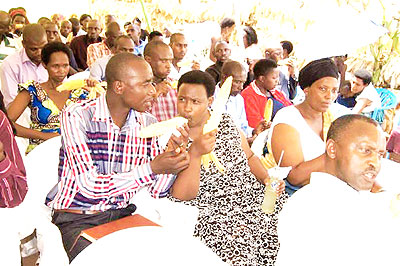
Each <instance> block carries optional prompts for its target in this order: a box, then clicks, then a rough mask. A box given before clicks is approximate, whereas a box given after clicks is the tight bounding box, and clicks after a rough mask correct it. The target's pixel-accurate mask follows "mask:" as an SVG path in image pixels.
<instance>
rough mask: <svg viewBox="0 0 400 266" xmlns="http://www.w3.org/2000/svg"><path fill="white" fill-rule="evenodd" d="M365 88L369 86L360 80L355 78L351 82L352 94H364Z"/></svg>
mask: <svg viewBox="0 0 400 266" xmlns="http://www.w3.org/2000/svg"><path fill="white" fill-rule="evenodd" d="M365 87H367V85H366V84H364V81H363V80H362V79H360V78H357V77H354V78H353V80H352V81H351V92H352V93H359V92H362V91H363V90H364V89H365Z"/></svg>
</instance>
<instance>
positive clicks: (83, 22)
mask: <svg viewBox="0 0 400 266" xmlns="http://www.w3.org/2000/svg"><path fill="white" fill-rule="evenodd" d="M89 21H91V19H90V18H89V17H87V18H85V19H84V20H82V21H81V22H80V23H81V25H82V29H83V30H84V31H86V32H87V30H88V29H87V28H88V23H89Z"/></svg>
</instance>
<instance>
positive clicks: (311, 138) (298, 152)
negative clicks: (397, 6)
mask: <svg viewBox="0 0 400 266" xmlns="http://www.w3.org/2000/svg"><path fill="white" fill-rule="evenodd" d="M299 84H300V87H301V88H302V89H303V90H304V93H305V100H304V101H303V102H302V103H301V104H299V105H295V106H294V105H292V106H289V107H286V108H282V109H281V110H280V111H279V112H278V113H277V114H276V116H275V118H274V121H273V122H272V125H271V129H270V133H269V137H268V142H267V143H268V151H269V154H268V160H270V161H271V160H272V161H271V162H275V163H276V162H278V160H279V158H280V156H281V153H282V152H283V151H284V155H283V159H282V163H281V166H284V167H288V166H291V167H292V170H291V171H290V173H289V175H288V177H287V178H286V181H287V182H286V191H287V192H288V193H289V194H292V193H294V192H295V191H296V190H297V189H298V188H299V187H301V186H304V185H306V184H308V182H309V180H310V173H311V172H315V171H318V170H320V169H321V167H322V166H323V165H322V163H323V160H322V155H323V153H324V151H325V139H326V134H327V132H328V128H329V126H330V124H331V122H332V121H333V116H332V114H331V112H330V111H329V108H330V106H331V104H332V102H333V101H334V100H335V99H336V97H337V93H338V90H339V82H338V71H337V67H336V65H335V64H334V63H333V61H332V60H331V59H320V60H315V61H312V62H310V63H309V64H307V65H306V66H305V67H303V69H301V71H300V73H299Z"/></svg>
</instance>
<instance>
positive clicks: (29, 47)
mask: <svg viewBox="0 0 400 266" xmlns="http://www.w3.org/2000/svg"><path fill="white" fill-rule="evenodd" d="M46 44H47V36H46V35H43V37H42V38H41V39H40V40H38V41H35V40H32V38H28V39H26V40H23V41H22V45H23V46H24V48H25V51H26V54H27V56H28V57H29V59H30V60H31V61H32V62H33V63H34V64H36V65H39V64H40V63H41V62H42V58H41V53H42V49H43V47H44V46H45V45H46Z"/></svg>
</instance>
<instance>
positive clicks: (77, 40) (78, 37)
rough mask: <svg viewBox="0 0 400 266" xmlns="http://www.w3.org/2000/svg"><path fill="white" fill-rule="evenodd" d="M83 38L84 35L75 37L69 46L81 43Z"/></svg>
mask: <svg viewBox="0 0 400 266" xmlns="http://www.w3.org/2000/svg"><path fill="white" fill-rule="evenodd" d="M84 38H85V35H80V36H77V37H75V38H73V39H72V41H71V44H70V45H71V46H74V45H77V44H78V43H80V42H83V40H84Z"/></svg>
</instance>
